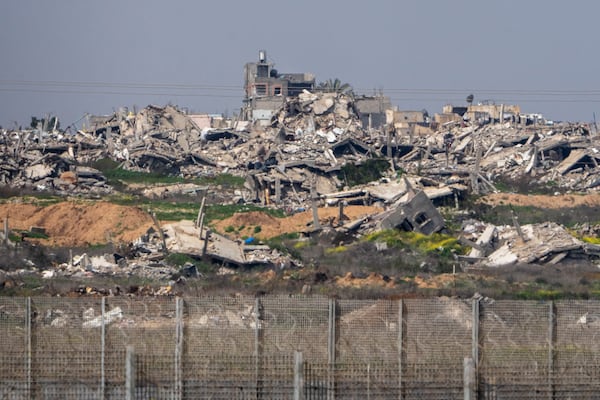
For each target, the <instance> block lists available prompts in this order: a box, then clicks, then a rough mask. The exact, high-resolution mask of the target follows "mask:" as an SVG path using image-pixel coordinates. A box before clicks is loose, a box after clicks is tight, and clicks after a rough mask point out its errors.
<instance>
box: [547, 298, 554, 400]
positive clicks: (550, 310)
mask: <svg viewBox="0 0 600 400" xmlns="http://www.w3.org/2000/svg"><path fill="white" fill-rule="evenodd" d="M555 345H556V306H555V304H554V302H553V301H550V304H549V307H548V389H549V390H548V398H549V399H550V400H552V399H553V398H554V356H555V351H554V348H555Z"/></svg>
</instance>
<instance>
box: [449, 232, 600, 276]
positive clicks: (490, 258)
mask: <svg viewBox="0 0 600 400" xmlns="http://www.w3.org/2000/svg"><path fill="white" fill-rule="evenodd" d="M461 239H462V240H463V242H464V243H465V244H468V245H470V246H471V247H472V249H471V252H470V253H469V255H468V256H467V257H465V259H466V260H467V261H469V262H471V263H475V264H478V265H483V266H487V267H500V266H505V265H512V264H517V263H519V264H532V263H538V264H557V263H559V262H560V261H562V260H563V259H564V258H566V257H573V258H583V257H588V256H593V257H598V255H600V246H598V245H594V244H590V243H586V242H583V241H581V240H579V239H577V238H575V237H573V236H572V235H571V234H570V233H569V232H568V231H567V230H566V229H565V228H564V227H563V226H561V225H559V224H556V223H554V222H545V223H541V224H527V225H523V226H519V225H518V223H517V224H515V225H514V226H510V225H504V226H494V225H491V224H484V223H481V222H477V221H471V222H470V223H467V224H465V226H464V227H463V236H462V237H461ZM464 239H466V240H464Z"/></svg>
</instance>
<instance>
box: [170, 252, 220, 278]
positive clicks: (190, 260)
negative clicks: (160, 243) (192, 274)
mask: <svg viewBox="0 0 600 400" xmlns="http://www.w3.org/2000/svg"><path fill="white" fill-rule="evenodd" d="M165 262H166V263H167V264H169V265H172V266H174V267H179V268H181V267H183V266H184V265H186V264H192V265H195V266H196V269H197V270H198V272H200V273H209V272H212V270H213V267H212V266H211V265H210V264H208V263H205V262H203V261H201V260H198V259H196V258H194V257H192V256H190V255H188V254H183V253H171V254H169V255H168V256H167V257H166V258H165Z"/></svg>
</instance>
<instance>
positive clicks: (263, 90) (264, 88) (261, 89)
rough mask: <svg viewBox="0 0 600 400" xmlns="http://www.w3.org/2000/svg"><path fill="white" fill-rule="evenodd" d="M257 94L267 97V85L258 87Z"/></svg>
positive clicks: (256, 87)
mask: <svg viewBox="0 0 600 400" xmlns="http://www.w3.org/2000/svg"><path fill="white" fill-rule="evenodd" d="M255 89H256V94H257V95H263V96H264V95H266V94H267V85H256V86H255Z"/></svg>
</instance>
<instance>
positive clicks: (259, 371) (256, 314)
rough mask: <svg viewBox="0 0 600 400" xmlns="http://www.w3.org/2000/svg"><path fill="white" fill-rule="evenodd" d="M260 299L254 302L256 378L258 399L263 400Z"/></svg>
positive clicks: (257, 298)
mask: <svg viewBox="0 0 600 400" xmlns="http://www.w3.org/2000/svg"><path fill="white" fill-rule="evenodd" d="M261 308H262V305H261V303H260V297H256V299H255V300H254V377H255V382H256V398H257V399H261V398H262V353H263V332H262V324H261V322H260V321H261V318H262V317H261V312H260V311H261Z"/></svg>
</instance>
